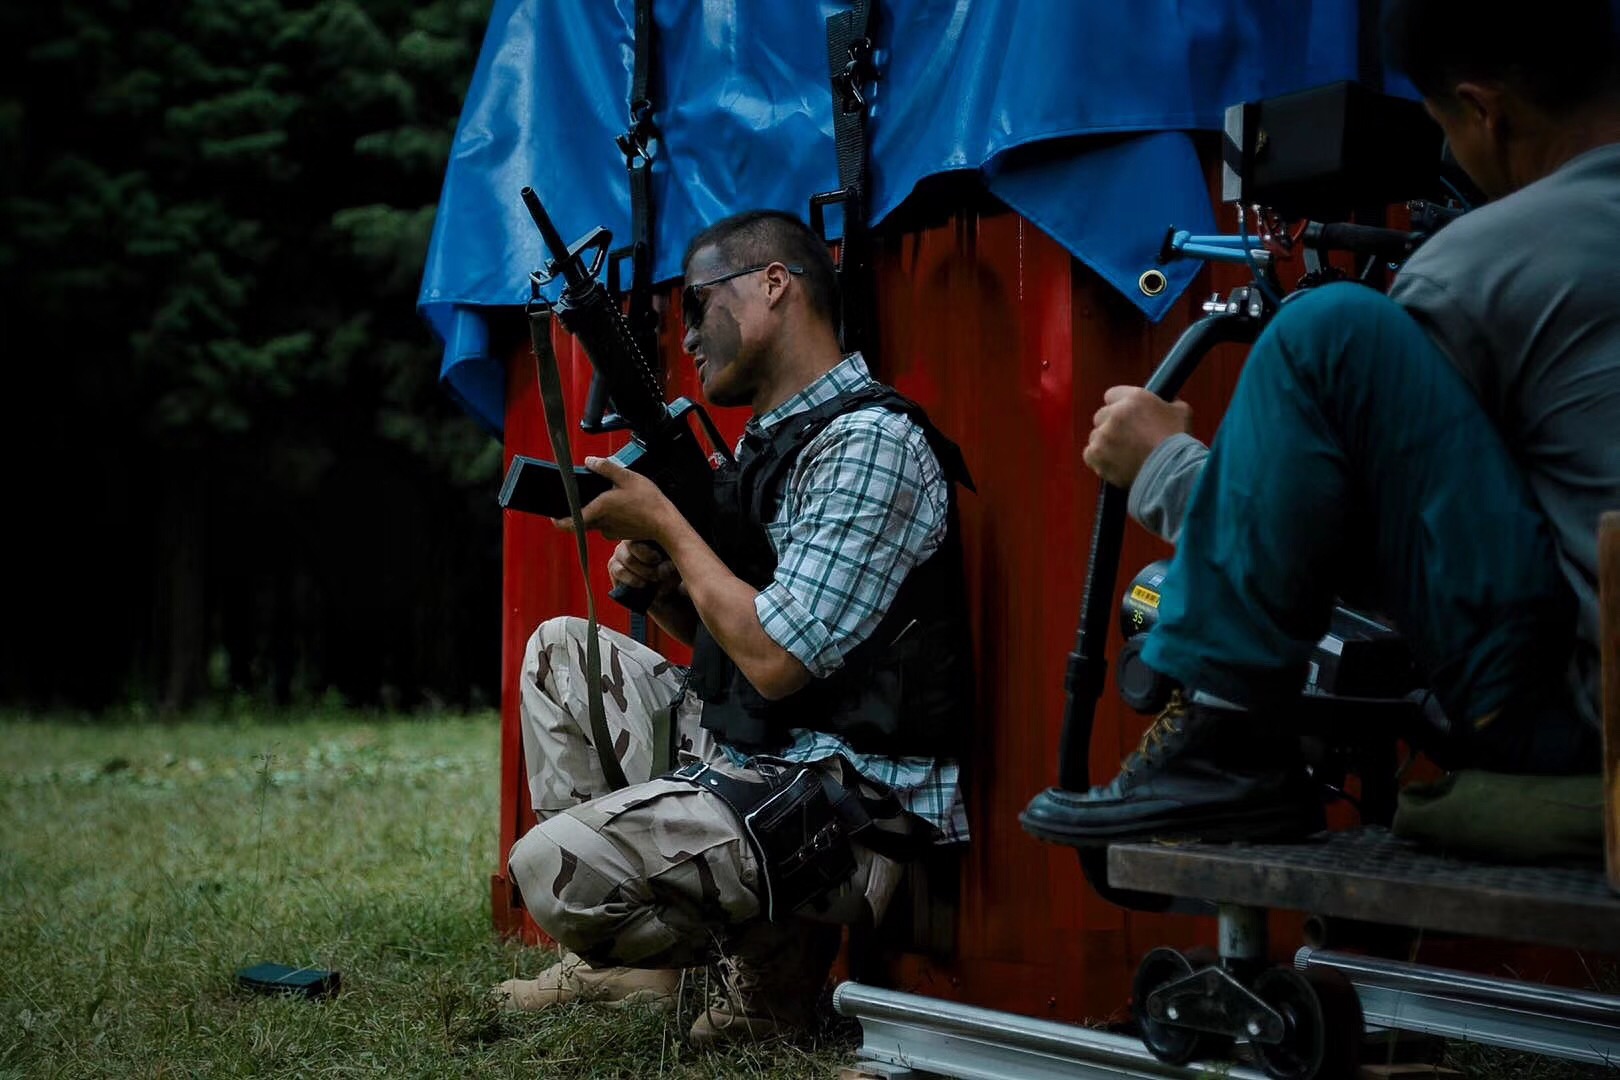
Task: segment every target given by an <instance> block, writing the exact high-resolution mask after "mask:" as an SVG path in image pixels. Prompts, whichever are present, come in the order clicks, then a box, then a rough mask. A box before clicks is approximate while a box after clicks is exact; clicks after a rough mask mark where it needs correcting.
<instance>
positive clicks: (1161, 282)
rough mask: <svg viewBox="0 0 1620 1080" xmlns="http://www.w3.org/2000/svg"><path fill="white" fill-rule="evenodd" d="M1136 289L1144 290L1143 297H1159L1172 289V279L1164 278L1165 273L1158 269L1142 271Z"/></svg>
mask: <svg viewBox="0 0 1620 1080" xmlns="http://www.w3.org/2000/svg"><path fill="white" fill-rule="evenodd" d="M1136 287H1137V288H1138V289H1141V290H1142V295H1143V296H1158V295H1159V294H1160V293H1162V292H1164V290H1165V289H1167V288H1169V287H1170V279H1169V278H1167V277H1165V276H1164V271H1163V270H1160V269H1158V268H1156V267H1155V268H1153V269H1150V270H1144V271H1142V276H1141V277H1139V278H1137V279H1136Z"/></svg>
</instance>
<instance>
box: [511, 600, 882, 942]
mask: <svg viewBox="0 0 1620 1080" xmlns="http://www.w3.org/2000/svg"><path fill="white" fill-rule="evenodd" d="M587 625H588V624H587V623H586V622H585V620H584V619H578V618H558V619H550V620H548V621H546V622H544V623H542V624H541V625H540V628H539V629H538V630H536V631H535V632H534V634H533V636H531V637H530V638H529V644H528V648H527V650H526V651H525V653H524V658H523V670H522V674H521V691H522V708H521V714H522V726H523V756H524V761H525V763H526V765H527V768H528V773H529V793H530V796H531V798H532V800H533V806H534V810H535V815H536V817H537V818H538V819H539V824H537V825H536V826H535V827H534V828H533V829H530V830H529V832H528V833H527V834H525V835H524V836H523V837H522V838H521V839H520V840H518V842H517V843H516V844H514V845H513V847H512V852H511V854H510V856H509V857H508V864H509V866H510V869H511V874H512V879H513V880H514V881H515V882H516V883H517V886H518V889H519V890H520V891H521V892H522V894H523V903H524V906H525V907H527V908H528V911H529V914H530V915H532V916H533V917H534V920H535V922H536V923H538V924H539V925H540V927H541V929H543V930H545V931H546V933H548V934H550V935H551V936H552V937H553V938H555V939H556V940H557V941H558V942H560V943H561V944H563V945H564V946H566V947H568V948H569V949H572V950H573V951H574V952H576V953H578V954H579V955H580V956H582V957H584V958H585V959H586V960H587V961H589V962H590V963H592V964H593V965H596V966H603V965H614V964H619V965H625V966H630V967H685V966H690V965H695V964H701V963H704V962H706V961H708V960H710V959H712V958H713V957H714V956H715V954H716V953H717V952H719V951H722V950H724V949H725V947H726V941H727V940H728V938H730V937H731V936H732V935H733V934H734V933H735V932H736V931H739V930H741V929H743V928H748V930H749V940H750V942H751V943H752V946H751V949H752V948H759V947H760V946H761V944H762V942H761V934H762V933H763V934H764V936H765V937H766V938H767V939H768V938H769V936H770V931H769V930H768V929H767V927H768V926H770V925H771V924H766V923H765V917H764V905H763V901H762V895H763V882H762V881H761V878H760V868H759V865H758V862H757V860H756V858H755V856H754V852H753V849H752V847H751V846H750V845H749V843H748V840H747V838H746V837H745V836H744V834H743V831H742V823H741V822H740V821H738V820H737V817H736V815H735V814H734V813H733V812H732V810H731V808H730V807H729V806H727V805H726V804H725V803H724V802H722V801H721V799H720V797H719V796H717V795H715V794H713V793H712V792H709V791H705V790H702V789H700V788H698V787H695V786H694V785H692V784H689V783H686V782H685V781H681V780H670V779H657V778H653V777H652V759H653V728H652V718H653V716H654V715H655V714H656V713H657V712H659V711H661V710H668V709H671V708H674V709H675V710H676V716H675V721H676V729H677V732H678V735H677V746H678V750H679V758H680V761H681V762H687V761H694V760H700V761H704V762H707V763H708V764H709V765H710V766H711V767H713V768H715V769H717V770H719V771H721V772H723V773H727V774H729V775H732V776H738V777H741V778H743V779H749V780H757V779H758V774H757V773H755V772H754V771H753V770H751V769H748V768H746V767H743V766H738V765H735V764H733V763H732V762H731V760H730V759H729V758H728V757H727V756H726V755H725V753H724V752H723V751H722V749H721V748H720V746H719V745H718V744H717V743H716V742H715V741H714V738H713V736H712V735H711V734H710V733H709V732H708V731H705V730H704V729H703V728H702V727H700V726H699V724H698V720H699V715H698V703H697V702H696V700H695V699H690V700H682V701H680V702H679V703H678V704H677V699H679V698H681V683H682V679H683V671H682V669H681V668H679V667H677V666H675V665H674V664H671V663H670V662H669V661H668V660H666V659H664V657H662V656H660V655H659V654H658V653H657V652H655V651H654V650H652V649H650V648H648V647H647V646H645V645H642V644H639V643H638V642H635V641H633V640H631V639H630V638H628V637H626V636H625V635H623V634H620V633H618V632H616V631H613V630H609V629H606V628H603V629H601V630H600V631H599V633H600V635H601V636H600V642H601V653H602V689H603V695H602V696H603V706H604V709H605V711H606V714H607V726H608V731H609V733H610V735H611V738H612V740H613V753H614V754H615V755H616V756H617V757H618V759H619V763H620V765H621V767H622V768H623V769H624V774H625V776H626V778H628V779H629V781H630V785H629V786H628V787H625V788H622V789H621V790H619V791H614V792H609V790H608V784H607V781H606V780H605V779H604V777H603V775H602V767H601V763H600V762H599V760H598V759H597V755H596V748H595V747H594V746H593V745H592V742H591V731H590V719H589V713H588V711H587V705H586V678H585V670H586V669H585V634H586V629H587ZM815 767H817V768H826V769H833V770H838V769H840V767H841V766H840V762H839V759H832V760H830V761H828V762H825V763H819V764H818V765H817V766H815ZM845 779H846V781H849V780H851V779H852V778H851V777H847V776H846V777H845ZM855 862H856V869H855V873H854V874H853V875H852V876H851V878H850V879H849V880H848V881H847V882H846V883H844V885H842V886H840V887H839V888H837V889H835V890H834V891H833V893H832V894H831V895H830V896H829V897H827V899H826V902H825V904H824V905H823V907H822V909H821V910H820V911H818V912H817V913H816V914H815V915H813V916H811V917H813V918H815V919H816V920H817V921H825V922H853V921H856V920H858V919H860V918H862V917H864V916H865V915H866V914H867V913H868V912H871V913H873V915H874V916H875V917H879V916H881V915H882V912H883V909H884V907H886V906H887V903H888V900H889V898H890V896H892V894H893V891H894V886H895V884H896V881H897V879H898V876H899V868H898V867H897V866H896V864H895V863H893V862H891V861H890V860H888V859H886V858H884V857H882V856H879V855H875V854H873V853H872V852H871V851H869V850H867V849H865V848H862V847H859V846H857V847H856V848H855ZM780 932H781V933H782V934H783V935H792V934H796V933H799V932H802V928H800V929H795V927H794V925H793V921H792V920H789V921H788V922H786V923H783V924H781V925H780Z"/></svg>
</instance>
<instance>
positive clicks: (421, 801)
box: [0, 714, 852, 1080]
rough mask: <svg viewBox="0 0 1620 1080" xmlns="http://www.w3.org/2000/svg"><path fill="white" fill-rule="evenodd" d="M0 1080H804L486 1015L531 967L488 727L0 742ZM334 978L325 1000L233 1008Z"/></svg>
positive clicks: (14, 732) (562, 1018)
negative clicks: (259, 968) (497, 912)
mask: <svg viewBox="0 0 1620 1080" xmlns="http://www.w3.org/2000/svg"><path fill="white" fill-rule="evenodd" d="M0 747H3V749H0V1076H7V1077H9V1076H18V1077H48V1076H74V1077H78V1076H107V1077H157V1076H238V1075H255V1076H301V1077H319V1076H345V1077H347V1076H387V1077H412V1076H421V1077H430V1076H431V1077H438V1076H481V1077H482V1076H514V1077H524V1078H535V1077H637V1078H639V1077H658V1076H664V1077H707V1078H712V1077H730V1076H766V1077H816V1078H818V1080H828V1078H830V1077H832V1076H834V1075H836V1072H837V1066H838V1064H839V1063H841V1062H845V1061H847V1060H849V1049H850V1046H851V1045H852V1044H851V1042H850V1041H849V1036H848V1034H847V1029H844V1030H843V1033H842V1034H835V1035H833V1036H832V1037H831V1038H830V1040H829V1041H828V1042H826V1043H824V1044H823V1045H821V1046H819V1047H816V1048H812V1049H811V1050H808V1051H807V1050H805V1049H803V1048H794V1047H789V1046H780V1045H779V1046H777V1047H774V1048H771V1049H766V1050H758V1049H755V1050H744V1051H734V1052H730V1053H727V1054H699V1053H697V1052H695V1051H693V1050H691V1049H690V1048H688V1047H687V1046H686V1045H685V1044H684V1042H683V1041H682V1036H683V1034H684V1032H685V1026H686V1024H688V1023H689V1022H690V1019H691V1017H692V1015H693V1014H694V1012H695V1010H696V1009H697V1008H698V1000H697V997H698V995H697V990H696V989H695V988H694V990H693V992H692V993H691V994H689V995H688V996H687V1000H686V1002H685V1008H684V1010H683V1015H682V1016H680V1017H677V1018H675V1019H666V1018H664V1017H662V1016H659V1015H657V1014H654V1013H652V1012H649V1011H645V1010H643V1011H640V1012H630V1013H624V1012H611V1011H604V1010H598V1009H592V1008H582V1009H565V1010H558V1011H557V1012H555V1013H552V1014H549V1015H540V1016H504V1015H501V1014H499V1013H498V1012H496V1011H495V1010H493V1009H492V1008H491V1007H490V1006H489V1005H488V1003H487V1000H486V997H485V994H486V991H487V989H488V988H489V987H490V986H492V985H494V984H495V983H496V982H498V981H500V980H501V979H504V978H508V977H511V976H512V975H514V974H518V975H530V974H533V973H535V972H536V971H538V970H539V969H540V968H541V967H543V966H544V965H545V964H546V963H547V962H549V957H547V956H546V955H545V954H543V953H541V952H539V951H538V950H533V949H524V948H521V947H518V946H514V945H512V944H509V943H505V942H502V941H500V940H498V939H497V938H496V937H495V935H494V933H493V931H492V929H491V923H490V915H489V875H490V872H491V870H492V869H493V868H494V867H495V865H496V860H497V858H498V855H497V851H496V848H497V845H498V834H497V817H496V808H497V782H498V776H499V767H498V764H499V751H498V721H497V720H496V718H495V717H494V716H493V715H492V714H490V715H483V716H477V717H472V718H460V717H456V718H444V719H432V720H414V719H412V720H406V719H397V720H386V719H377V718H366V717H358V716H352V715H329V716H323V717H317V718H308V719H292V720H288V719H275V720H270V719H263V720H260V719H254V718H252V717H226V718H222V719H220V720H218V721H215V722H201V721H198V722H188V723H180V724H162V723H156V722H141V721H138V720H130V721H127V722H118V723H113V722H105V721H104V722H97V723H78V722H72V721H61V720H58V721H55V722H50V723H46V722H43V721H37V720H29V719H27V718H17V717H12V718H9V719H5V720H0ZM260 961H275V962H279V963H286V964H295V965H299V964H307V965H312V966H319V967H326V968H335V969H337V970H339V971H340V972H341V973H342V978H343V990H342V992H341V993H340V994H339V995H338V996H337V998H336V999H334V1000H332V1001H331V1002H328V1003H324V1004H317V1003H311V1002H307V1001H302V1000H281V999H273V998H265V997H259V996H254V995H248V994H244V993H242V992H239V991H237V990H236V989H235V988H234V984H233V980H232V975H233V973H234V972H235V971H236V970H237V969H238V968H241V967H244V966H246V965H249V964H253V963H257V962H260Z"/></svg>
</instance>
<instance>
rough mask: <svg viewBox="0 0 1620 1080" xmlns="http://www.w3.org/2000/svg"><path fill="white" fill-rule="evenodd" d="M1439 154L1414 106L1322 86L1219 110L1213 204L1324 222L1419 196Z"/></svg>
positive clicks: (1344, 85)
mask: <svg viewBox="0 0 1620 1080" xmlns="http://www.w3.org/2000/svg"><path fill="white" fill-rule="evenodd" d="M1444 148H1445V138H1444V135H1443V134H1442V133H1441V131H1440V126H1439V125H1438V124H1436V123H1435V122H1434V120H1433V119H1431V118H1430V116H1429V114H1428V112H1427V111H1426V110H1425V109H1424V108H1423V105H1422V104H1421V103H1420V102H1416V101H1412V100H1410V99H1408V98H1400V97H1393V96H1391V95H1389V94H1380V93H1378V92H1377V91H1374V90H1369V89H1368V88H1367V87H1365V86H1362V85H1361V84H1359V83H1353V82H1338V83H1330V84H1328V85H1326V86H1319V87H1316V88H1314V89H1311V90H1301V91H1299V92H1297V93H1293V94H1282V95H1280V96H1278V97H1274V98H1265V99H1263V100H1261V101H1252V102H1246V103H1244V104H1242V105H1233V106H1231V107H1230V108H1228V109H1227V110H1226V134H1225V139H1224V142H1223V146H1222V157H1223V168H1222V175H1221V197H1222V199H1224V200H1225V201H1227V202H1241V203H1244V204H1252V203H1258V204H1260V205H1262V206H1270V207H1273V208H1275V209H1276V210H1278V211H1279V212H1280V213H1282V214H1283V216H1285V217H1290V218H1292V217H1318V218H1322V219H1324V220H1331V219H1335V218H1339V217H1343V216H1346V215H1347V214H1349V213H1350V212H1352V211H1354V210H1356V209H1358V208H1361V207H1368V206H1386V205H1388V204H1390V203H1395V202H1405V201H1407V200H1412V199H1427V198H1430V197H1432V196H1434V195H1435V194H1436V189H1437V188H1438V186H1439V182H1440V176H1441V172H1442V154H1443V153H1444Z"/></svg>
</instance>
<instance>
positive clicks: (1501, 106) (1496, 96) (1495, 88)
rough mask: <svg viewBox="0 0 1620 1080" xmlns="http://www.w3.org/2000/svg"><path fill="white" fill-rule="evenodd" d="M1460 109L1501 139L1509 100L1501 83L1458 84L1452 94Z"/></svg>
mask: <svg viewBox="0 0 1620 1080" xmlns="http://www.w3.org/2000/svg"><path fill="white" fill-rule="evenodd" d="M1452 96H1453V99H1454V100H1455V101H1456V103H1457V106H1458V108H1459V109H1461V110H1462V112H1463V114H1464V115H1466V116H1467V117H1468V118H1469V119H1470V120H1471V121H1473V122H1474V123H1477V124H1479V125H1481V126H1483V127H1484V128H1485V129H1486V130H1487V131H1489V132H1490V133H1491V134H1492V135H1494V136H1496V137H1497V138H1501V136H1502V134H1503V132H1504V130H1505V121H1506V119H1507V105H1508V103H1507V100H1506V95H1505V94H1504V93H1503V90H1502V86H1501V85H1500V84H1499V83H1480V82H1465V83H1458V84H1457V88H1456V89H1455V90H1454V91H1453V92H1452Z"/></svg>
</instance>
